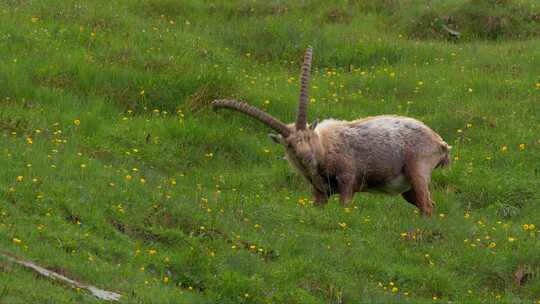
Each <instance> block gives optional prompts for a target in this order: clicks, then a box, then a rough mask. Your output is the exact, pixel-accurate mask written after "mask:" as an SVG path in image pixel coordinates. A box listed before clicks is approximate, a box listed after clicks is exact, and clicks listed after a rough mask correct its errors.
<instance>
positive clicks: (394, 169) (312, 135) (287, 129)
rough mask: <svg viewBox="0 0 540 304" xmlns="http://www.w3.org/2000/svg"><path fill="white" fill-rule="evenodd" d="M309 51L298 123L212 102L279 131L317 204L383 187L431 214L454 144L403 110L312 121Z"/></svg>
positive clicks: (279, 140)
mask: <svg viewBox="0 0 540 304" xmlns="http://www.w3.org/2000/svg"><path fill="white" fill-rule="evenodd" d="M311 57H312V50H311V48H308V49H307V51H306V54H305V57H304V64H303V66H302V73H301V78H300V79H301V80H300V98H299V102H298V114H297V118H296V122H295V123H294V124H288V125H286V124H284V123H283V122H281V121H279V120H278V119H276V118H274V117H272V116H271V115H269V114H268V113H265V112H263V111H261V110H259V109H257V108H255V107H252V106H250V105H247V104H246V103H243V102H239V101H234V100H216V101H213V102H212V106H213V107H214V108H229V109H232V110H236V111H239V112H242V113H245V114H247V115H248V116H251V117H253V118H255V119H257V120H259V121H261V122H263V123H264V124H266V125H267V126H268V127H270V128H272V129H273V130H274V131H276V132H277V133H278V134H272V135H271V138H272V139H273V140H274V141H275V142H277V143H279V144H281V145H283V146H284V147H285V152H286V157H287V160H288V161H289V163H290V164H291V165H292V166H293V167H294V168H295V169H296V170H297V171H298V172H299V173H300V174H301V175H302V176H304V178H305V179H306V180H307V181H309V182H310V184H311V185H312V192H313V196H314V202H315V204H316V205H323V204H325V203H326V202H327V201H328V198H329V197H330V195H332V194H334V193H339V198H340V201H341V202H342V203H348V202H349V201H350V200H351V199H352V197H353V195H354V193H356V192H363V191H366V192H381V193H388V194H401V195H402V196H403V198H404V199H405V200H406V201H408V202H409V203H411V204H413V205H415V206H416V207H418V208H419V209H420V210H421V211H422V213H423V214H424V215H426V216H430V215H431V213H432V209H433V202H432V200H431V195H430V193H429V187H428V186H429V182H430V179H431V172H432V171H433V169H435V168H437V167H446V166H448V165H449V164H450V157H449V153H450V148H451V147H450V146H449V145H448V144H447V143H446V142H444V140H443V139H442V138H441V137H440V136H439V135H438V134H437V133H435V132H434V131H433V130H431V129H430V128H429V127H428V126H426V125H425V124H423V123H422V122H420V121H418V120H416V119H413V118H409V117H403V116H395V115H380V116H373V117H367V118H363V119H358V120H354V121H343V120H335V119H327V120H324V121H322V122H321V123H319V124H317V123H313V124H311V125H309V126H308V125H307V104H308V102H307V100H308V88H309V87H308V83H309V76H310V68H311Z"/></svg>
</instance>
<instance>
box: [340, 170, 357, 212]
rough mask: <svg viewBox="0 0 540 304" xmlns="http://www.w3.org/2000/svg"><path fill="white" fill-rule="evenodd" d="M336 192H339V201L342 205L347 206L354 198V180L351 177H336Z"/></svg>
mask: <svg viewBox="0 0 540 304" xmlns="http://www.w3.org/2000/svg"><path fill="white" fill-rule="evenodd" d="M337 182H338V185H337V186H338V192H339V201H340V202H341V204H342V205H346V204H348V203H349V202H350V201H351V200H352V198H353V196H354V190H353V188H354V184H353V182H354V178H353V176H352V175H343V176H341V177H338V179H337Z"/></svg>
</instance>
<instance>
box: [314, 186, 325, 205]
mask: <svg viewBox="0 0 540 304" xmlns="http://www.w3.org/2000/svg"><path fill="white" fill-rule="evenodd" d="M311 193H313V204H314V205H315V206H318V207H322V206H324V205H326V203H327V202H328V194H326V193H324V192H322V191H319V190H318V189H317V188H315V187H312V189H311Z"/></svg>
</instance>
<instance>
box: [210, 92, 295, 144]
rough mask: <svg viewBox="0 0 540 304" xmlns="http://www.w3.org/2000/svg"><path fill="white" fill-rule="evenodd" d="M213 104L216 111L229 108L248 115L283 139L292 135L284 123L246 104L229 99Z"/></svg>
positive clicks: (213, 102)
mask: <svg viewBox="0 0 540 304" xmlns="http://www.w3.org/2000/svg"><path fill="white" fill-rule="evenodd" d="M211 104H212V108H214V109H217V108H229V109H231V110H235V111H238V112H242V113H244V114H247V115H248V116H251V117H253V118H255V119H257V120H258V121H260V122H262V123H264V124H265V125H267V126H269V127H270V128H272V129H274V130H275V131H276V132H278V133H279V134H281V135H282V136H283V137H288V136H289V135H290V134H291V131H290V130H289V128H288V127H287V126H286V125H285V124H284V123H282V122H281V121H279V120H278V119H276V118H274V117H272V116H271V115H270V114H268V113H265V112H263V111H261V110H259V109H257V108H255V107H253V106H250V105H248V104H247V103H245V102H240V101H236V100H229V99H219V100H214V101H212V103H211Z"/></svg>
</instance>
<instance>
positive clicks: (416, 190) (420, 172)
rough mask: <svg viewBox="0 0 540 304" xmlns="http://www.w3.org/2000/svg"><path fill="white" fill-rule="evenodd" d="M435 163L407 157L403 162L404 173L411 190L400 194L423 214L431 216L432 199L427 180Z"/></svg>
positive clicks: (429, 178)
mask: <svg viewBox="0 0 540 304" xmlns="http://www.w3.org/2000/svg"><path fill="white" fill-rule="evenodd" d="M435 166H436V163H433V164H432V162H431V161H429V160H427V161H426V159H422V160H416V159H414V158H413V159H408V160H407V162H406V164H405V170H404V171H405V174H406V175H407V177H408V178H409V181H410V183H411V188H412V189H411V190H409V191H407V192H405V193H403V194H402V196H403V198H404V199H405V200H406V201H408V202H409V203H411V204H413V205H415V206H416V207H418V209H420V211H421V212H422V214H423V215H425V216H431V213H432V212H433V201H432V200H431V194H430V193H429V182H430V180H431V172H432V171H433V168H435Z"/></svg>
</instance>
